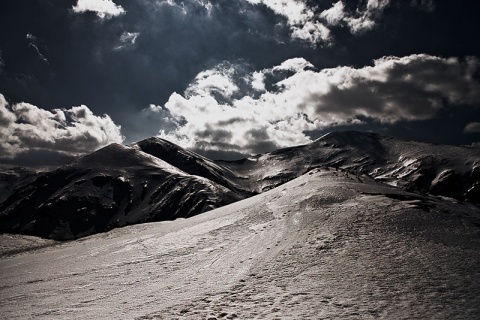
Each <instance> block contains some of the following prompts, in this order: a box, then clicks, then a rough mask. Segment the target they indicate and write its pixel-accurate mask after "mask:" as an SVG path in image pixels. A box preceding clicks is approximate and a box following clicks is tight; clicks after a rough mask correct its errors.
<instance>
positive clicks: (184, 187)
mask: <svg viewBox="0 0 480 320" xmlns="http://www.w3.org/2000/svg"><path fill="white" fill-rule="evenodd" d="M239 199H240V197H239V196H238V195H236V194H234V193H233V192H232V191H230V190H228V189H227V188H225V187H223V186H221V185H219V184H217V183H215V182H213V181H211V180H208V179H205V178H202V177H199V176H193V175H189V174H187V173H185V172H184V171H182V170H180V169H178V168H176V167H173V166H172V165H170V164H168V163H166V162H164V161H162V160H160V159H158V158H155V157H153V156H151V155H149V154H146V153H144V152H142V151H138V150H135V149H133V148H129V147H126V146H122V145H119V144H111V145H109V146H107V147H105V148H103V149H100V150H98V151H97V152H94V153H93V154H90V155H87V156H85V157H82V158H80V159H78V160H76V161H74V162H72V163H71V164H69V165H66V166H63V167H61V168H59V169H58V170H55V171H53V172H49V173H45V174H40V175H39V176H38V177H37V178H36V179H35V180H34V181H33V182H30V183H27V184H25V185H22V186H21V187H19V188H17V189H16V190H15V192H14V193H13V194H12V195H10V196H9V197H8V198H7V199H6V200H5V201H3V203H1V204H0V230H1V231H2V232H13V233H23V234H30V235H37V236H42V237H47V238H52V239H58V240H66V239H73V238H78V237H82V236H86V235H90V234H93V233H98V232H104V231H107V230H110V229H112V228H115V227H120V226H124V225H127V224H136V223H142V222H149V221H159V220H172V219H175V218H178V217H189V216H192V215H195V214H199V213H201V212H204V211H207V210H210V209H213V208H216V207H219V206H222V205H225V204H228V203H231V202H233V201H237V200H239Z"/></svg>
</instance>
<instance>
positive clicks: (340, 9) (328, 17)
mask: <svg viewBox="0 0 480 320" xmlns="http://www.w3.org/2000/svg"><path fill="white" fill-rule="evenodd" d="M389 4H390V0H368V2H367V4H366V6H365V8H364V9H358V8H357V10H356V11H355V12H353V13H351V12H347V11H346V10H345V4H344V2H343V1H338V2H336V3H335V4H333V6H332V7H331V8H330V9H327V10H325V11H323V12H322V13H321V14H320V17H321V18H322V19H324V20H325V21H326V22H327V24H328V25H331V26H343V25H345V26H347V27H348V28H349V29H350V31H351V32H352V33H354V34H355V33H360V32H364V31H368V30H370V29H372V28H373V27H374V26H375V25H376V20H377V19H378V17H379V16H381V14H382V12H383V10H384V9H385V8H386V7H387V6H388V5H389Z"/></svg>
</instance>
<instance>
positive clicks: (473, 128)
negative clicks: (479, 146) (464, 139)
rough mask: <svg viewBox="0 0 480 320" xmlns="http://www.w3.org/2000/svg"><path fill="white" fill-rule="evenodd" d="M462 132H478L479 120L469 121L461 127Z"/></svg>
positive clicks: (479, 130)
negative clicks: (463, 127)
mask: <svg viewBox="0 0 480 320" xmlns="http://www.w3.org/2000/svg"><path fill="white" fill-rule="evenodd" d="M463 132H464V133H478V132H480V122H470V123H469V124H467V125H466V126H465V129H463Z"/></svg>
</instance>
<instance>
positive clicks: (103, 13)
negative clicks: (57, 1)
mask: <svg viewBox="0 0 480 320" xmlns="http://www.w3.org/2000/svg"><path fill="white" fill-rule="evenodd" d="M72 10H73V12H75V13H85V12H94V13H96V15H97V16H98V17H99V18H100V19H110V18H112V17H117V16H120V15H122V14H125V13H126V12H125V10H124V9H123V7H122V6H120V5H116V4H115V3H114V2H113V1H112V0H78V2H77V4H76V5H75V6H73V7H72Z"/></svg>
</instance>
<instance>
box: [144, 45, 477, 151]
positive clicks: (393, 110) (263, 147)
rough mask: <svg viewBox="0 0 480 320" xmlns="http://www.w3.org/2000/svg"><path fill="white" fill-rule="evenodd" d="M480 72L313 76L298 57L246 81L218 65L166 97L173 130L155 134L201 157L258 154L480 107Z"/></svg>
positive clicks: (459, 63)
mask: <svg viewBox="0 0 480 320" xmlns="http://www.w3.org/2000/svg"><path fill="white" fill-rule="evenodd" d="M479 65H480V64H479V61H478V60H477V59H475V58H467V59H464V60H460V59H457V58H441V57H436V56H431V55H426V54H416V55H410V56H405V57H395V56H386V57H383V58H380V59H377V60H375V61H374V63H373V65H370V66H365V67H362V68H354V67H347V66H343V67H337V68H329V69H323V70H320V71H316V70H315V69H314V68H313V65H312V64H310V63H309V62H308V61H306V60H305V59H303V58H295V59H290V60H287V61H285V62H283V63H282V64H280V65H278V66H274V67H272V68H269V69H264V70H257V71H253V72H250V73H249V74H247V75H244V74H241V73H236V72H235V68H234V66H233V65H230V66H229V65H227V64H225V63H223V64H220V65H219V66H218V67H216V68H213V69H211V70H207V71H203V72H201V73H200V74H199V75H198V76H197V77H196V79H195V80H194V81H193V82H192V83H191V84H190V86H189V87H188V88H187V89H186V91H185V93H184V94H183V95H181V94H178V93H174V94H172V95H171V96H170V98H169V100H168V102H167V103H166V104H165V105H164V107H163V108H162V109H159V110H162V112H164V114H167V113H165V111H167V110H168V114H169V122H168V123H170V126H169V128H168V129H165V130H162V131H161V132H160V133H159V135H160V136H161V137H163V138H166V139H169V140H171V141H173V142H176V143H178V144H180V145H182V146H184V147H188V148H191V149H195V150H199V151H202V150H204V151H205V150H217V151H231V152H243V153H260V152H265V151H268V150H272V149H274V148H278V147H286V146H291V145H296V144H302V143H307V142H309V141H310V138H309V136H308V132H309V131H314V130H323V129H326V128H330V127H333V126H337V125H345V124H353V123H356V124H358V123H361V122H362V119H365V118H368V119H371V120H373V121H377V122H379V123H386V124H388V123H389V124H392V123H396V122H399V121H416V120H427V119H431V118H433V117H434V116H435V115H436V114H437V113H438V112H439V110H441V109H442V108H446V107H453V106H457V105H478V104H479V103H480V84H479V83H478V81H477V80H476V79H475V77H474V74H475V72H476V71H477V70H478V69H479ZM238 69H242V70H245V69H244V68H243V67H242V66H239V68H238ZM245 81H247V82H249V83H248V85H249V86H250V87H248V86H245ZM241 88H242V89H241ZM154 111H155V110H153V109H152V110H150V112H154Z"/></svg>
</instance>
